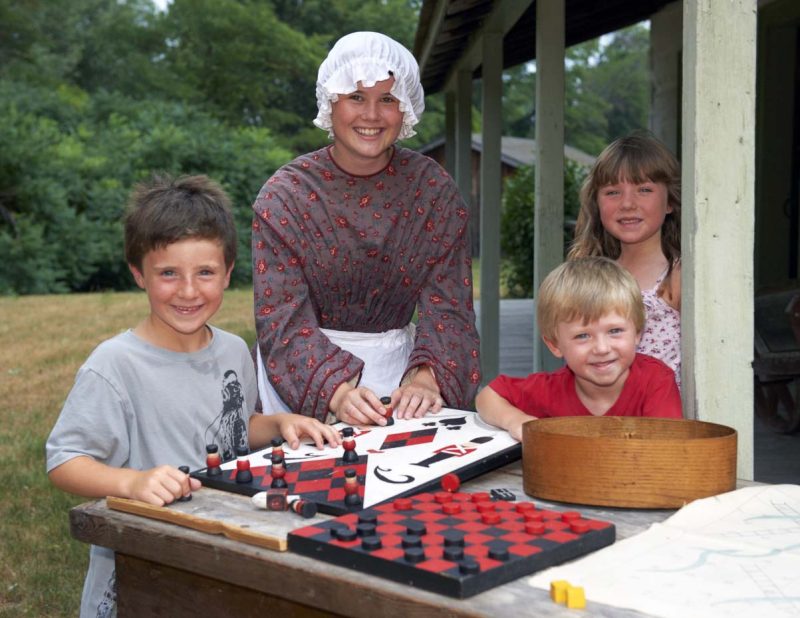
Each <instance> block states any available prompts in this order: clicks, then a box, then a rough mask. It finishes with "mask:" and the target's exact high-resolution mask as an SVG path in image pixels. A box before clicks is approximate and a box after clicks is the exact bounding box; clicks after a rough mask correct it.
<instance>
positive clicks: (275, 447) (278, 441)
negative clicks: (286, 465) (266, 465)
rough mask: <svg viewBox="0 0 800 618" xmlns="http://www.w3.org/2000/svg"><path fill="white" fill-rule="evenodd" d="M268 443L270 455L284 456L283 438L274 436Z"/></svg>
mask: <svg viewBox="0 0 800 618" xmlns="http://www.w3.org/2000/svg"><path fill="white" fill-rule="evenodd" d="M270 444H271V445H272V454H271V457H278V456H279V457H285V455H284V452H283V438H281V437H280V436H276V437H274V438H272V442H270Z"/></svg>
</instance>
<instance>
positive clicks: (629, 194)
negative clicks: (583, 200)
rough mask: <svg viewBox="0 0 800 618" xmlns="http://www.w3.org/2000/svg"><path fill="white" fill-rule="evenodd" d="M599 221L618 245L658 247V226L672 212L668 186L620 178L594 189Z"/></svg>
mask: <svg viewBox="0 0 800 618" xmlns="http://www.w3.org/2000/svg"><path fill="white" fill-rule="evenodd" d="M597 205H598V208H599V211H600V221H601V222H602V224H603V227H604V228H605V230H606V231H607V232H608V233H609V234H611V235H612V236H613V237H614V238H616V239H617V240H619V242H620V244H621V245H622V246H623V248H624V247H625V245H643V244H648V243H654V244H657V245H658V246H659V247H660V246H661V226H662V225H663V224H664V219H665V218H666V216H667V214H668V213H670V212H672V206H670V204H669V199H668V193H667V186H666V185H665V184H664V183H661V182H650V181H644V182H628V181H623V180H620V181H618V182H616V183H614V184H610V185H605V186H603V187H600V189H599V190H598V192H597Z"/></svg>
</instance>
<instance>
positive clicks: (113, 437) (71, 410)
mask: <svg viewBox="0 0 800 618" xmlns="http://www.w3.org/2000/svg"><path fill="white" fill-rule="evenodd" d="M211 331H212V335H213V337H212V340H211V343H210V344H209V345H208V346H207V347H206V348H204V349H202V350H199V351H197V352H192V353H180V352H172V351H170V350H164V349H162V348H157V347H155V346H152V345H150V344H149V343H146V342H145V341H143V340H141V339H139V338H138V337H137V336H136V335H134V334H133V332H132V331H127V332H124V333H122V334H120V335H117V336H116V337H113V338H112V339H109V340H108V341H105V342H103V343H101V344H100V345H99V346H98V347H97V348H96V349H95V350H94V352H92V354H91V355H90V356H89V358H88V359H87V361H86V362H85V363H84V364H83V366H82V367H81V368H80V369H79V370H78V374H77V376H76V378H75V384H74V386H73V387H72V390H71V391H70V393H69V396H68V397H67V400H66V402H65V403H64V407H63V408H62V410H61V414H60V416H59V418H58V421H56V424H55V427H54V428H53V431H52V433H51V434H50V437H49V438H48V440H47V446H46V450H47V471H48V472H49V471H50V470H52V469H53V468H56V467H58V466H60V465H61V464H63V463H65V462H66V461H69V460H70V459H73V458H74V457H78V456H82V455H87V456H89V457H92V458H93V459H95V460H96V461H99V462H101V463H104V464H107V465H109V466H113V467H117V468H134V469H137V470H147V469H149V468H153V467H155V466H159V465H163V464H168V465H172V466H176V467H177V466H180V465H186V466H189V468H190V469H192V470H196V469H198V468H202V467H204V466H205V453H206V451H205V445H206V444H212V443H214V444H217V445H218V446H219V449H220V453H221V454H223V456H224V457H226V458H232V457H233V456H235V453H236V447H237V446H247V424H248V421H249V418H250V415H251V414H252V410H254V409H255V401H256V395H257V387H256V376H255V371H254V369H253V360H252V357H251V356H250V351H249V350H248V348H247V344H245V342H244V341H243V340H242V339H241V338H240V337H237V336H236V335H233V334H231V333H227V332H225V331H222V330H219V329H217V328H213V327H212V328H211ZM115 614H116V592H115V590H114V554H113V552H111V551H109V550H106V549H103V548H99V547H92V549H91V553H90V562H89V571H88V573H87V575H86V582H85V584H84V590H83V597H82V600H81V617H82V618H83V617H90V618H95V617H99V616H102V617H105V616H114V615H115Z"/></svg>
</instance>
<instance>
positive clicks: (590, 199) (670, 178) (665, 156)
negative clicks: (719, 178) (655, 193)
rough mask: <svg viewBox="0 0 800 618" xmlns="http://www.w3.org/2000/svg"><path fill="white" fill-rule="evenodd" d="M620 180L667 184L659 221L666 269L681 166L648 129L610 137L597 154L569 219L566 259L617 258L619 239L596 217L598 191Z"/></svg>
mask: <svg viewBox="0 0 800 618" xmlns="http://www.w3.org/2000/svg"><path fill="white" fill-rule="evenodd" d="M621 180H625V181H628V182H632V183H641V182H658V183H662V184H664V185H665V186H666V187H667V200H668V203H669V205H670V206H671V207H672V212H670V213H668V214H667V216H666V218H665V219H664V224H663V225H662V226H661V251H662V252H663V253H664V257H665V258H667V263H668V264H669V269H670V272H671V271H672V266H673V265H674V264H675V263H676V262H677V261H678V260H679V259H680V257H681V171H680V165H679V164H678V160H677V159H676V158H675V156H674V155H673V154H672V153H671V152H670V151H669V149H667V147H666V146H665V145H664V144H662V143H661V142H660V141H658V140H657V139H656V138H655V137H653V136H652V135H651V134H649V133H646V132H637V133H633V134H631V135H628V136H626V137H622V138H620V139H617V140H615V141H613V142H611V143H610V144H609V145H608V146H606V148H605V149H604V150H603V152H601V153H600V156H599V157H597V161H595V164H594V166H593V167H592V169H591V171H590V172H589V175H588V176H587V177H586V180H585V181H584V183H583V187H582V188H581V196H580V197H581V208H580V211H579V212H578V220H577V223H576V225H575V240H574V241H573V243H572V246H571V247H570V250H569V253H568V256H567V257H568V259H573V258H578V257H585V256H587V255H603V256H606V257H610V258H612V259H617V258H618V257H619V254H620V243H619V241H618V240H617V239H616V238H614V237H613V236H612V235H611V234H609V233H608V232H607V231H606V230H605V228H604V227H603V224H602V222H601V221H600V208H599V206H598V204H597V193H598V191H599V190H600V189H601V188H602V187H605V186H607V185H610V184H614V183H617V182H620V181H621Z"/></svg>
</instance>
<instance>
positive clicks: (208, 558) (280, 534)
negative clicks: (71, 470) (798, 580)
mask: <svg viewBox="0 0 800 618" xmlns="http://www.w3.org/2000/svg"><path fill="white" fill-rule="evenodd" d="M498 487H504V488H508V489H510V490H511V491H513V492H514V493H515V494H516V495H517V496H518V499H520V500H522V499H528V500H529V499H530V498H529V497H528V496H526V495H525V494H524V493H523V491H522V471H521V466H520V463H519V462H516V463H513V464H509V465H508V466H506V467H504V468H501V469H500V470H497V471H494V472H491V473H489V474H486V475H484V476H482V477H480V478H479V479H475V480H473V481H470V482H468V483H465V485H464V490H465V491H469V492H475V491H487V490H489V489H492V488H498ZM534 501H535V502H536V503H537V504H541V505H542V506H544V507H545V508H547V507H555V508H556V509H576V510H579V511H580V512H581V513H583V514H584V515H585V516H586V517H590V518H595V519H602V520H607V521H611V522H613V523H614V524H615V525H616V528H617V540H620V539H624V538H627V537H630V536H632V535H634V534H637V533H639V532H643V531H644V530H646V529H647V528H648V527H649V526H650V525H651V524H653V523H655V522H659V521H662V520H664V519H666V518H667V517H668V516H669V515H671V514H672V513H673V511H670V510H633V509H611V508H589V507H583V506H577V507H576V506H575V505H562V504H553V503H549V502H546V501H542V500H538V499H536V500H534ZM175 508H177V509H181V510H182V511H183V512H186V513H193V514H194V515H196V516H201V517H203V518H219V519H220V520H224V521H226V522H227V523H229V524H232V525H233V526H234V527H241V528H244V529H249V530H251V531H252V532H253V533H255V534H263V535H267V536H274V537H277V538H285V535H286V533H287V532H288V531H290V530H291V529H293V528H297V527H301V526H305V525H308V524H309V523H311V522H313V521H314V520H308V519H302V518H300V517H298V516H297V515H295V514H293V513H271V512H270V513H268V512H265V511H260V512H259V511H255V512H254V511H253V510H252V507H251V506H250V500H249V498H246V497H243V496H238V495H233V494H230V493H226V492H220V491H217V490H214V489H201V490H199V491H198V492H195V496H194V499H193V500H192V501H191V502H186V503H179V504H176V506H175ZM317 518H324V519H327V516H326V515H318V516H317ZM70 523H71V530H72V535H73V536H74V537H75V538H76V539H78V540H80V541H84V542H87V543H93V544H96V545H100V546H104V547H110V548H111V549H113V550H115V551H117V552H120V553H122V554H127V555H130V556H134V557H136V558H141V559H143V560H149V561H151V562H155V563H158V564H163V565H166V566H169V567H174V568H177V569H182V570H184V571H188V572H190V573H195V574H197V575H200V576H204V577H210V578H213V579H217V580H221V581H225V582H228V583H231V584H235V585H238V586H243V587H246V588H250V589H253V590H256V591H260V592H262V593H265V594H267V595H271V596H275V597H280V598H285V599H289V600H291V601H293V602H296V603H302V604H305V605H307V606H311V607H316V608H319V609H321V610H323V611H329V612H333V613H339V614H345V615H349V616H364V617H369V618H374V616H376V615H380V616H387V617H388V616H398V617H400V616H402V617H407V616H430V615H431V612H433V611H435V612H437V614H439V615H441V616H483V617H492V618H496V617H498V616H514V615H528V616H531V615H537V616H539V615H541V616H574V615H575V612H574V610H567V609H565V608H564V607H563V606H560V605H557V604H555V603H553V602H552V601H551V600H550V597H549V594H548V593H547V592H546V591H544V590H540V589H537V588H533V587H531V586H529V585H528V583H527V580H528V579H529V578H528V577H522V578H520V579H518V580H516V581H513V582H510V583H508V584H505V585H503V586H499V587H497V588H494V589H492V590H489V591H487V592H484V593H481V594H478V595H476V596H473V597H470V598H468V599H464V600H459V599H453V598H450V597H445V596H442V595H438V594H435V593H432V592H426V591H423V590H419V589H416V588H411V587H409V586H405V585H402V584H398V583H395V582H392V581H389V580H386V579H382V578H379V577H375V576H372V575H369V574H367V573H360V572H357V571H353V570H350V569H345V568H342V567H337V566H333V565H330V564H328V563H324V562H320V561H316V560H313V559H311V558H307V557H304V556H300V555H297V554H294V553H291V552H287V551H274V550H270V549H265V548H264V547H259V546H257V545H253V544H248V543H243V542H240V541H236V540H232V539H230V538H226V537H225V536H224V535H223V534H208V533H206V532H200V531H198V530H194V529H191V528H187V527H183V526H179V525H175V524H172V523H166V522H163V521H157V520H154V519H150V518H147V517H142V516H139V515H134V514H130V513H126V512H120V511H117V510H113V509H110V508H109V507H108V505H107V504H106V501H105V500H99V501H96V502H90V503H86V504H82V505H80V506H78V507H75V508H74V509H72V511H71V513H70ZM587 596H588V597H589V598H590V599H591V591H590V590H587ZM587 608H588V609H589V610H590V612H591V615H592V616H599V617H610V616H615V617H616V616H641V614H640V613H638V612H634V611H630V610H625V609H621V608H614V607H609V606H605V605H599V604H596V603H592V602H591V601H589V602H588V603H587Z"/></svg>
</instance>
